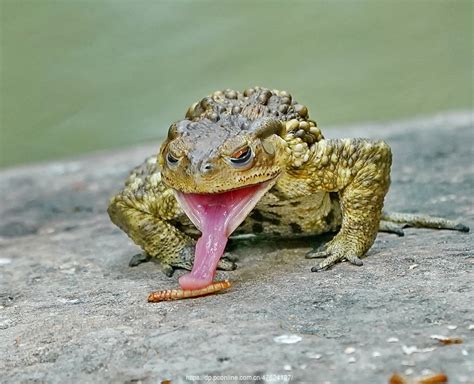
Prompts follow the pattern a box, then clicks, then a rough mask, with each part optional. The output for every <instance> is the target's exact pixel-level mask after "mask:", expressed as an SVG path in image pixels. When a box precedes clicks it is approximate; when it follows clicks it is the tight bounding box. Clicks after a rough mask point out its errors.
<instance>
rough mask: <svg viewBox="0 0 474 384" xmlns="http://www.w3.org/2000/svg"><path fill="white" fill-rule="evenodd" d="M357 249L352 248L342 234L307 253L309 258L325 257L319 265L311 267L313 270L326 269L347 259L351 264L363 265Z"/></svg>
mask: <svg viewBox="0 0 474 384" xmlns="http://www.w3.org/2000/svg"><path fill="white" fill-rule="evenodd" d="M358 253H360V252H357V250H356V249H352V247H351V246H350V243H348V242H346V241H344V238H343V237H342V236H336V237H335V238H334V239H333V240H331V241H330V242H329V243H328V244H326V245H325V246H322V247H318V248H317V249H315V250H313V251H310V252H308V253H307V254H306V256H305V257H306V258H307V259H317V258H324V260H323V261H322V262H321V263H319V265H317V266H314V267H313V268H311V272H319V271H326V270H328V269H329V268H331V267H332V266H333V265H335V264H337V263H339V262H341V261H344V260H347V261H348V262H350V263H351V264H354V265H357V266H361V265H363V262H362V260H361V259H360V258H359V256H361V255H358Z"/></svg>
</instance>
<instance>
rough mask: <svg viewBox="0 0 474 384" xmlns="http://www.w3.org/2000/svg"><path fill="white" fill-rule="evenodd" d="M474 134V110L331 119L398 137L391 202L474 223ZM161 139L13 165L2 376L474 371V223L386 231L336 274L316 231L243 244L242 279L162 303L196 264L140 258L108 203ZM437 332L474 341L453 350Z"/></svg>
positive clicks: (52, 378) (358, 378)
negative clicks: (320, 251)
mask: <svg viewBox="0 0 474 384" xmlns="http://www.w3.org/2000/svg"><path fill="white" fill-rule="evenodd" d="M472 132H473V127H472V114H471V112H459V113H451V114H445V115H440V116H435V117H433V118H429V119H417V120H411V121H406V122H401V123H400V122H399V123H392V124H373V125H365V126H358V127H344V128H334V129H330V128H329V129H325V134H326V135H327V136H330V137H344V136H346V137H349V136H350V137H354V136H364V137H367V136H369V137H378V138H383V139H385V140H387V141H388V142H389V144H390V145H391V146H392V148H393V151H394V165H393V182H392V188H391V190H390V193H389V196H388V199H387V203H386V207H387V209H391V210H397V211H405V212H424V213H428V214H431V215H439V216H445V217H448V218H453V219H455V218H461V219H462V220H463V221H464V222H465V223H466V224H468V225H470V226H471V228H472V226H473V223H474V209H473V207H474V204H473V196H472V195H473V186H474V176H473V175H474V172H473V145H472V144H473V133H472ZM157 148H158V143H156V144H155V145H153V146H147V147H140V148H136V149H132V150H126V151H119V152H114V153H108V154H100V155H95V156H89V157H84V158H82V159H77V160H75V161H66V162H57V163H49V164H43V165H34V166H25V167H19V168H11V169H7V170H3V171H1V172H0V193H1V196H2V204H1V207H0V236H1V238H0V259H1V260H2V262H1V263H0V382H2V383H18V382H28V383H29V382H48V383H66V382H81V383H88V382H91V383H97V382H118V383H132V382H137V383H138V382H142V383H156V382H159V381H160V380H163V379H170V380H172V381H173V383H190V382H192V379H194V378H195V376H196V377H199V380H195V382H205V381H206V378H207V376H214V375H216V376H223V375H226V376H237V377H238V376H247V377H245V378H241V380H240V383H245V382H247V383H254V382H255V380H254V379H253V378H252V377H253V376H263V375H269V376H266V381H265V382H274V383H275V382H276V383H283V382H287V381H288V380H286V378H288V377H289V376H274V375H291V378H292V380H291V381H292V382H295V383H296V382H298V383H299V382H301V383H323V382H328V383H329V382H330V383H356V382H358V383H384V382H387V380H388V378H389V376H390V375H391V373H392V372H394V371H398V372H402V373H404V372H407V373H409V374H410V376H411V377H414V376H417V375H420V374H422V373H426V372H428V371H433V372H438V371H443V372H445V373H446V374H447V375H448V376H449V378H450V381H452V382H459V383H463V382H467V381H468V380H470V379H472V378H473V377H474V363H473V361H474V359H473V356H474V342H473V337H472V332H473V328H474V326H473V324H474V319H473V310H472V298H473V284H472V257H473V251H472V249H473V246H472V245H473V242H472V235H471V233H459V232H451V231H435V230H427V229H407V230H406V235H405V237H401V238H400V237H397V236H395V235H390V234H380V235H379V236H378V238H377V241H376V243H375V244H374V246H373V248H372V249H371V250H370V252H369V254H368V257H367V258H366V259H364V266H363V267H360V268H358V267H355V266H352V265H349V264H348V263H343V264H340V265H337V266H336V267H335V268H333V269H331V270H330V271H327V272H323V273H311V272H310V268H311V267H312V266H313V265H314V263H315V260H306V259H305V258H304V254H305V252H306V251H307V250H308V249H309V247H310V246H311V242H308V241H301V240H299V241H295V242H291V243H288V242H285V243H283V242H265V241H261V242H250V241H241V242H240V243H237V244H234V251H233V252H234V254H235V255H236V256H238V257H239V262H238V265H239V268H238V269H237V270H236V271H233V272H219V276H218V277H219V278H228V279H230V280H231V281H233V282H234V285H233V287H232V288H231V290H229V291H228V292H226V293H223V294H218V295H214V296H209V297H205V298H199V299H194V300H185V301H177V302H165V303H157V304H148V303H147V301H146V298H147V294H148V293H149V292H150V291H152V290H158V289H166V288H171V287H176V286H177V277H178V276H179V274H180V273H182V272H179V273H176V274H175V276H174V277H172V278H167V277H165V276H164V275H163V274H162V273H161V272H160V268H159V266H158V265H157V264H155V263H146V264H141V265H140V266H138V267H135V268H130V267H128V261H129V260H130V258H131V257H132V256H133V255H134V254H136V253H137V252H138V251H139V249H138V248H137V247H136V246H135V245H134V244H133V243H132V242H131V241H130V240H129V239H128V238H127V237H126V236H125V234H123V233H122V232H121V231H120V230H119V229H117V228H116V227H114V226H113V225H112V224H111V223H110V221H109V219H108V216H107V214H106V206H107V201H108V198H109V197H110V196H111V195H112V194H113V193H114V192H115V191H117V190H118V189H119V188H121V185H122V183H123V180H124V178H125V176H126V174H127V173H128V171H129V170H130V169H131V168H132V167H133V166H134V165H136V164H138V163H140V162H141V160H142V159H143V158H144V157H145V156H147V155H149V154H151V153H153V152H155V151H156V150H157ZM313 244H314V242H313ZM448 326H450V327H449V328H448ZM454 326H455V327H456V328H455V329H453V328H454ZM283 335H286V336H283ZM293 335H296V336H298V337H295V336H293ZM432 335H445V336H457V337H461V338H462V339H463V340H464V343H463V344H457V345H448V346H442V345H441V344H440V343H439V342H437V341H436V340H433V339H432V338H431V336H432ZM279 336H281V337H279ZM413 347H416V349H414V348H413ZM407 370H408V371H407ZM427 370H428V371H427ZM186 376H188V378H186ZM191 376H193V377H191ZM227 379H228V380H225V382H237V380H233V378H232V377H228V378H227ZM272 379H278V380H277V381H272ZM221 381H222V380H221Z"/></svg>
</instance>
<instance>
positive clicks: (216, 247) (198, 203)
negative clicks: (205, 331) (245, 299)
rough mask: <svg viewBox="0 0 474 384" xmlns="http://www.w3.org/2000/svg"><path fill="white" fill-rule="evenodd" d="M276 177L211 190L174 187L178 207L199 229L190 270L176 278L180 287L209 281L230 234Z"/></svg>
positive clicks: (192, 286) (190, 287) (202, 284)
mask: <svg viewBox="0 0 474 384" xmlns="http://www.w3.org/2000/svg"><path fill="white" fill-rule="evenodd" d="M275 181H276V179H272V180H269V181H266V182H263V183H260V184H254V185H250V186H248V187H244V188H239V189H234V190H231V191H227V192H222V193H213V194H200V193H183V192H179V191H176V190H175V196H176V199H177V200H178V203H179V204H180V206H181V208H182V209H183V210H184V212H185V213H186V215H187V216H188V217H189V219H190V220H191V221H192V222H193V223H194V225H195V226H196V227H197V228H198V229H199V230H200V231H201V233H202V236H201V237H200V238H199V240H198V241H197V244H196V252H195V255H194V264H193V269H192V271H191V272H190V273H187V274H185V275H183V276H181V277H180V278H179V285H180V286H181V288H183V289H199V288H204V287H207V286H208V285H209V284H211V283H212V280H213V279H214V276H215V274H216V268H217V264H218V263H219V259H220V258H221V257H222V255H223V254H224V249H225V246H226V244H227V240H228V238H229V236H230V235H231V234H232V232H234V231H235V229H236V228H237V227H238V226H239V225H240V224H241V223H242V221H244V220H245V218H246V217H247V215H248V214H249V213H250V211H251V210H252V209H253V208H254V207H255V205H256V204H257V203H258V201H259V200H260V199H261V198H262V196H263V195H264V194H265V192H267V191H268V190H269V189H270V188H271V187H272V186H273V184H275Z"/></svg>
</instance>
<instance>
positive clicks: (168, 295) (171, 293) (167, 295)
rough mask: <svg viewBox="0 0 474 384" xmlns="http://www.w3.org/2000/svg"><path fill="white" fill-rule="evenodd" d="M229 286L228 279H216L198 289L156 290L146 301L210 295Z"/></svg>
mask: <svg viewBox="0 0 474 384" xmlns="http://www.w3.org/2000/svg"><path fill="white" fill-rule="evenodd" d="M227 288H230V282H229V280H224V281H216V282H214V283H212V284H211V285H208V286H207V287H205V288H200V289H167V290H166V291H156V292H152V293H150V294H149V295H148V302H150V303H157V302H159V301H168V300H182V299H188V298H190V297H198V296H205V295H210V294H211V293H216V292H219V291H223V290H224V289H227Z"/></svg>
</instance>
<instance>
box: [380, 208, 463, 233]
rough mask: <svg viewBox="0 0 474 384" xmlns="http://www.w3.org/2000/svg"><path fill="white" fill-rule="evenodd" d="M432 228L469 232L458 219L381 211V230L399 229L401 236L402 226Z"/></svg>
mask: <svg viewBox="0 0 474 384" xmlns="http://www.w3.org/2000/svg"><path fill="white" fill-rule="evenodd" d="M405 227H416V228H434V229H450V230H454V231H460V232H469V227H468V226H467V225H465V224H462V223H460V222H459V221H454V220H448V219H444V218H442V217H434V216H428V215H422V214H413V213H398V212H385V211H384V212H382V217H381V222H380V228H379V230H380V231H381V232H395V233H397V234H400V233H398V232H396V231H392V230H391V229H395V228H398V229H400V230H401V231H402V232H401V236H403V228H405Z"/></svg>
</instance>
